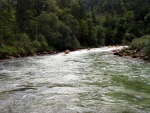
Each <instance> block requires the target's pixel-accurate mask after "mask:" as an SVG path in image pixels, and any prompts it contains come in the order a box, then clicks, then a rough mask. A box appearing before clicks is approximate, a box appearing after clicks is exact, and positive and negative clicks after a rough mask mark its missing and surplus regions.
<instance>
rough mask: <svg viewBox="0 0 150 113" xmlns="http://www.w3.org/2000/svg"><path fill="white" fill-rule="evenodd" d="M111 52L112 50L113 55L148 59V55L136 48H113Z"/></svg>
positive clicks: (149, 59)
mask: <svg viewBox="0 0 150 113" xmlns="http://www.w3.org/2000/svg"><path fill="white" fill-rule="evenodd" d="M113 52H114V55H118V56H120V57H125V56H129V57H131V58H140V59H143V60H144V61H150V55H145V54H144V53H142V52H140V51H138V50H133V49H130V48H123V49H121V50H114V51H113Z"/></svg>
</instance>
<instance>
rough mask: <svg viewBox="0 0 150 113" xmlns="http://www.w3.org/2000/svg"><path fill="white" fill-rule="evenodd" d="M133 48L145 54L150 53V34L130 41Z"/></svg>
mask: <svg viewBox="0 0 150 113" xmlns="http://www.w3.org/2000/svg"><path fill="white" fill-rule="evenodd" d="M131 47H132V48H133V49H136V50H139V51H141V52H143V53H144V54H146V55H150V35H145V36H143V37H141V38H137V39H134V40H133V41H132V43H131Z"/></svg>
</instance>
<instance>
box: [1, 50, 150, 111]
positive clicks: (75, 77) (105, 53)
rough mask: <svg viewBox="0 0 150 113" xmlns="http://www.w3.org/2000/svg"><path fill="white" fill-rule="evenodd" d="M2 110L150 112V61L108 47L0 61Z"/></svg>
mask: <svg viewBox="0 0 150 113" xmlns="http://www.w3.org/2000/svg"><path fill="white" fill-rule="evenodd" d="M0 86H1V87H0V113H149V111H150V64H149V63H145V62H142V61H137V60H133V59H129V58H121V57H117V56H114V55H112V53H111V52H109V50H108V48H100V49H91V50H90V51H87V50H80V51H76V52H71V53H70V54H68V55H65V56H63V55H62V53H60V54H57V55H47V56H36V57H28V58H19V59H13V60H4V61H1V62H0Z"/></svg>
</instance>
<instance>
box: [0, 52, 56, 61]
mask: <svg viewBox="0 0 150 113" xmlns="http://www.w3.org/2000/svg"><path fill="white" fill-rule="evenodd" d="M56 53H57V52H56V51H45V52H37V53H30V54H17V55H9V54H5V53H0V60H2V59H14V58H19V57H28V56H43V55H48V54H56Z"/></svg>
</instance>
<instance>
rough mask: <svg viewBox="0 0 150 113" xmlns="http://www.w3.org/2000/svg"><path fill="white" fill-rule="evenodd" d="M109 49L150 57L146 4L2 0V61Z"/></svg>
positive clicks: (137, 0) (143, 0)
mask: <svg viewBox="0 0 150 113" xmlns="http://www.w3.org/2000/svg"><path fill="white" fill-rule="evenodd" d="M107 45H131V47H133V48H135V49H139V50H140V51H142V52H143V53H144V54H147V55H150V2H149V0H0V59H3V58H7V57H8V56H14V57H19V56H28V55H33V54H35V53H44V52H51V51H64V50H65V49H69V50H76V49H81V48H87V47H101V46H107Z"/></svg>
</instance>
